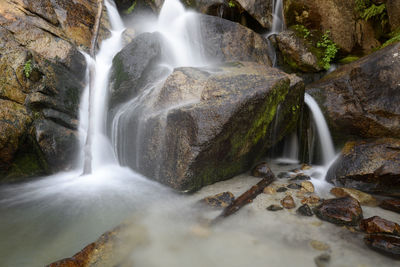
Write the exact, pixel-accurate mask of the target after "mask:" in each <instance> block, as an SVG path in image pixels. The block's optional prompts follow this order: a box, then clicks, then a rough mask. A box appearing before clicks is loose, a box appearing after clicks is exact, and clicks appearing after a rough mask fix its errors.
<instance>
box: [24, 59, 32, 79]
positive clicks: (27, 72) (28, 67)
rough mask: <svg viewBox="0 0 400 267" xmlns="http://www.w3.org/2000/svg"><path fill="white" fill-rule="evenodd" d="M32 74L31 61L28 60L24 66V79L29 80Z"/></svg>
mask: <svg viewBox="0 0 400 267" xmlns="http://www.w3.org/2000/svg"><path fill="white" fill-rule="evenodd" d="M31 73H32V60H31V59H29V60H28V61H27V62H26V63H25V65H24V74H25V77H26V78H29V77H30V76H31Z"/></svg>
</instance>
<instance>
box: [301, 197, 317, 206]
mask: <svg viewBox="0 0 400 267" xmlns="http://www.w3.org/2000/svg"><path fill="white" fill-rule="evenodd" d="M320 202H321V199H320V198H319V197H318V196H316V195H311V196H309V197H306V198H303V199H302V200H301V203H302V204H308V205H316V204H319V203H320Z"/></svg>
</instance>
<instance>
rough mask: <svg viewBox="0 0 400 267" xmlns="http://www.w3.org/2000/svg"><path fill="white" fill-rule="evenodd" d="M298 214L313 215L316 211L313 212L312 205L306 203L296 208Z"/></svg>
mask: <svg viewBox="0 0 400 267" xmlns="http://www.w3.org/2000/svg"><path fill="white" fill-rule="evenodd" d="M296 212H297V214H300V215H303V216H313V215H314V213H313V212H312V210H311V208H310V206H308V205H307V204H304V205H302V206H300V208H298V209H297V210H296Z"/></svg>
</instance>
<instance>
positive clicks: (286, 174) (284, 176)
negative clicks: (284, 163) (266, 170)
mask: <svg viewBox="0 0 400 267" xmlns="http://www.w3.org/2000/svg"><path fill="white" fill-rule="evenodd" d="M278 178H279V179H283V178H290V174H289V173H288V172H280V173H278Z"/></svg>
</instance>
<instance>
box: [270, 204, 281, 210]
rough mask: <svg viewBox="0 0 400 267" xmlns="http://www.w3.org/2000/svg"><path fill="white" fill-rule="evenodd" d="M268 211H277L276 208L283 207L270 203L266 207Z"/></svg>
mask: <svg viewBox="0 0 400 267" xmlns="http://www.w3.org/2000/svg"><path fill="white" fill-rule="evenodd" d="M267 210H269V211H278V210H283V208H282V207H281V206H279V205H271V206H269V207H268V208H267Z"/></svg>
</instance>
